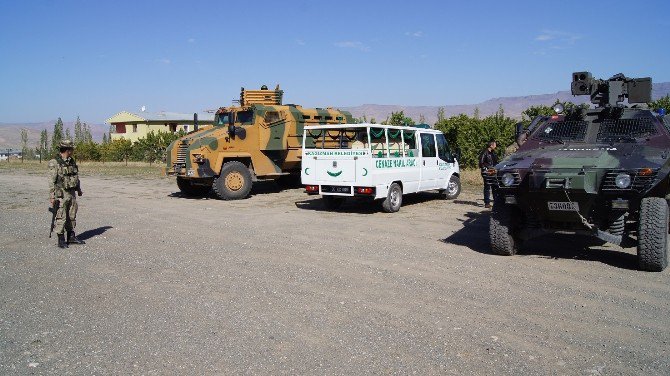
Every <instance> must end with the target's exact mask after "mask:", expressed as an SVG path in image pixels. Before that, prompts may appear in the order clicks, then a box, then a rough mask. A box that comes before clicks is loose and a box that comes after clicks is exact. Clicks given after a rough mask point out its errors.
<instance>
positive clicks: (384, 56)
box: [0, 0, 670, 122]
mask: <svg viewBox="0 0 670 376" xmlns="http://www.w3.org/2000/svg"><path fill="white" fill-rule="evenodd" d="M669 16H670V1H667V0H663V1H625V2H623V1H622V2H619V1H609V2H605V1H537V0H535V1H458V2H455V1H454V2H452V1H419V0H414V1H389V0H386V1H363V0H359V1H290V0H284V1H258V0H256V1H197V0H193V1H142V0H136V1H18V0H0V122H33V121H34V122H37V121H47V120H52V119H55V118H56V117H59V116H61V117H62V118H63V119H64V120H71V119H74V118H75V117H76V116H77V115H79V116H81V118H82V119H83V120H85V121H88V122H103V121H104V120H105V119H107V118H108V117H109V116H111V115H113V114H115V113H116V112H118V111H121V110H130V111H137V110H138V109H139V108H140V107H141V106H142V105H146V106H147V108H148V110H149V111H151V112H155V111H161V110H166V111H175V112H184V113H192V112H195V111H202V110H206V109H213V108H218V107H219V106H225V105H230V104H231V100H232V99H235V98H237V97H238V96H239V90H240V87H241V86H244V87H246V88H258V87H260V85H262V84H267V85H268V86H269V87H270V88H273V87H274V85H275V84H277V83H279V84H281V87H282V89H284V91H285V94H284V99H285V102H287V103H298V104H302V105H305V106H317V107H326V106H354V105H359V104H364V103H375V104H402V105H445V104H468V103H478V102H481V101H483V100H486V99H489V98H493V97H503V96H516V95H526V94H539V93H551V92H555V91H558V90H567V89H568V88H569V84H570V83H569V80H570V73H571V72H573V71H578V70H590V71H592V72H593V73H594V75H595V76H597V77H609V76H611V75H612V74H614V73H618V72H623V73H625V74H626V75H628V76H631V77H637V76H651V77H653V80H654V81H655V82H665V81H670V70H669V69H668V67H670V50H669V49H668V45H667V43H668V35H670V17H669Z"/></svg>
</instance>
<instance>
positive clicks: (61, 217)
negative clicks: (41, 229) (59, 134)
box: [49, 140, 84, 248]
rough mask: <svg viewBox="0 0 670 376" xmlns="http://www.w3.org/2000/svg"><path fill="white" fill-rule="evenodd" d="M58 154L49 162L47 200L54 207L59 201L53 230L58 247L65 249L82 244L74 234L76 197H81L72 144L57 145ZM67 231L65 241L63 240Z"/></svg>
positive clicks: (70, 142)
mask: <svg viewBox="0 0 670 376" xmlns="http://www.w3.org/2000/svg"><path fill="white" fill-rule="evenodd" d="M59 152H60V154H59V155H58V156H56V158H55V159H52V160H50V161H49V200H50V202H51V206H52V207H53V206H54V203H55V202H56V200H58V201H59V206H58V211H57V212H56V223H55V230H56V234H57V235H58V247H60V248H67V247H68V243H69V244H83V243H84V242H83V241H81V240H79V239H78V238H77V236H76V235H75V233H74V228H75V226H76V224H77V222H76V218H77V195H79V196H81V195H82V192H81V184H80V182H79V169H78V168H77V163H76V162H75V160H74V158H72V153H73V152H74V144H73V143H72V141H71V140H63V141H62V142H61V143H60V145H59ZM65 231H67V241H66V240H65Z"/></svg>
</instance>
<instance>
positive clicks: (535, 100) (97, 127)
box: [0, 82, 670, 149]
mask: <svg viewBox="0 0 670 376" xmlns="http://www.w3.org/2000/svg"><path fill="white" fill-rule="evenodd" d="M668 94H670V82H661V83H655V84H654V86H653V89H652V98H653V99H654V100H656V99H658V98H661V97H664V96H666V95H668ZM556 99H559V100H561V101H571V102H574V103H585V102H587V101H588V98H587V97H585V96H579V97H574V96H572V94H570V92H569V91H559V92H556V93H553V94H540V95H527V96H523V97H502V98H493V99H489V100H487V101H484V102H481V103H477V104H464V105H445V106H402V105H383V104H364V105H361V106H356V107H340V108H341V109H342V110H346V111H349V112H351V114H352V115H353V116H354V117H356V118H361V117H363V116H366V117H367V118H368V120H370V119H373V118H374V119H375V120H376V121H378V122H381V121H383V120H385V119H386V118H387V117H388V116H389V115H391V112H397V111H404V113H405V116H409V117H411V118H412V119H414V121H417V122H418V120H419V118H420V117H421V115H423V116H424V117H425V118H426V123H428V124H434V123H435V122H436V121H437V111H438V109H439V108H440V107H444V113H445V116H447V117H449V116H454V115H458V114H467V115H472V114H473V113H474V112H475V108H478V109H479V114H480V116H488V115H491V114H494V113H495V112H496V111H498V108H499V107H500V106H501V105H502V107H503V109H504V110H505V115H507V116H509V117H512V118H521V113H522V112H523V111H524V110H525V109H527V108H528V107H530V106H537V105H552V104H553V103H554V102H555V101H556ZM82 122H84V121H82ZM55 123H56V120H55V119H54V120H51V121H45V122H41V123H0V149H7V148H12V149H18V148H20V147H21V146H20V145H21V129H27V130H28V145H29V146H30V147H33V148H34V147H35V146H37V144H38V143H39V140H40V132H41V131H42V130H43V129H47V130H48V131H49V137H51V132H52V131H53V126H54V124H55ZM87 123H88V122H87ZM64 125H65V128H69V129H70V132H71V133H72V134H74V121H64ZM88 125H89V127H90V128H91V133H92V135H93V139H94V140H96V141H100V140H102V135H103V134H104V133H105V132H107V131H108V130H109V125H108V124H95V123H88Z"/></svg>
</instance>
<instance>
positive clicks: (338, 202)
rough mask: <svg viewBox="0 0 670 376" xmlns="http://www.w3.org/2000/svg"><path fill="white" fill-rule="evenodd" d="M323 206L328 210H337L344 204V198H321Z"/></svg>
mask: <svg viewBox="0 0 670 376" xmlns="http://www.w3.org/2000/svg"><path fill="white" fill-rule="evenodd" d="M322 200H323V206H325V207H326V209H328V210H337V209H339V208H340V207H341V206H342V204H344V197H337V196H323V197H322Z"/></svg>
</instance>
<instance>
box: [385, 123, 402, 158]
mask: <svg viewBox="0 0 670 376" xmlns="http://www.w3.org/2000/svg"><path fill="white" fill-rule="evenodd" d="M388 138H389V154H390V155H391V158H400V157H402V150H403V146H402V130H401V129H390V128H389V129H388Z"/></svg>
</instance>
